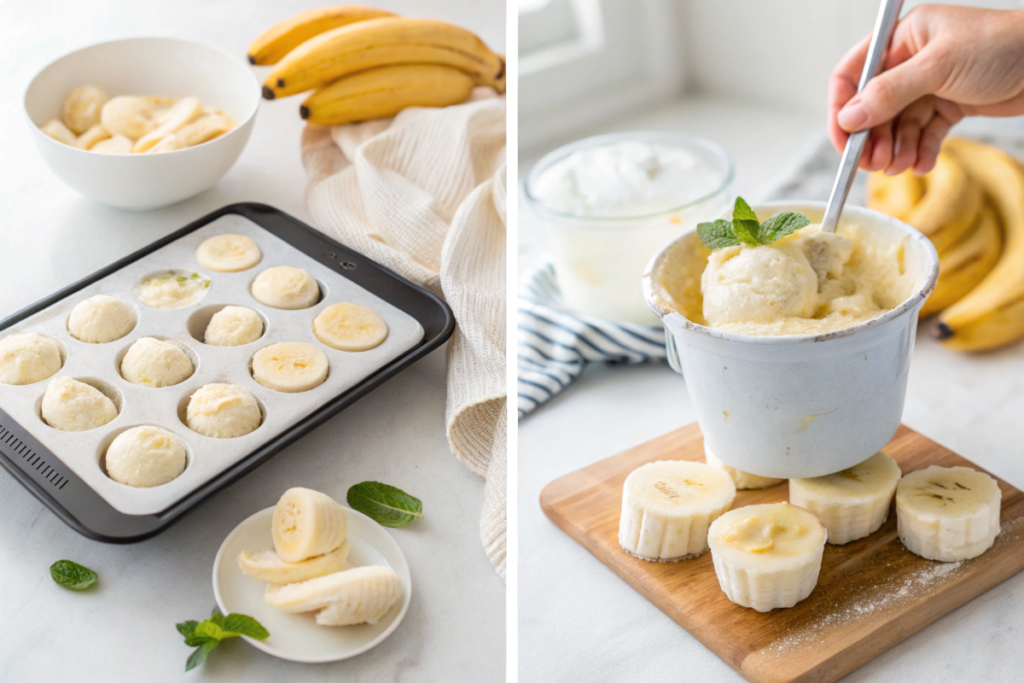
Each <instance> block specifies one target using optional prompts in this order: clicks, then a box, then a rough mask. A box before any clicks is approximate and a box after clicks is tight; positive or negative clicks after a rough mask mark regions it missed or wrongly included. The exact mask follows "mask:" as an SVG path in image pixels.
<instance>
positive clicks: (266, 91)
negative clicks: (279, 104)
mask: <svg viewBox="0 0 1024 683" xmlns="http://www.w3.org/2000/svg"><path fill="white" fill-rule="evenodd" d="M263 99H265V100H272V99H274V91H273V90H271V89H270V88H268V87H267V86H263Z"/></svg>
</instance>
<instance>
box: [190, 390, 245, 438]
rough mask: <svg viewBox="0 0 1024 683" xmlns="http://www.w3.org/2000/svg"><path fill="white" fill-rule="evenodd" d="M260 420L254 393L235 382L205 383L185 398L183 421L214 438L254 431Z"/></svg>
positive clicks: (191, 427)
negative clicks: (236, 384)
mask: <svg viewBox="0 0 1024 683" xmlns="http://www.w3.org/2000/svg"><path fill="white" fill-rule="evenodd" d="M262 421H263V414H262V412H261V411H260V404H259V403H258V402H257V401H256V397H255V396H253V395H252V394H250V393H249V392H248V391H246V390H245V389H243V388H242V387H239V386H235V385H234V384H207V385H205V386H203V387H200V388H199V389H198V390H197V391H196V392H195V393H194V394H192V397H191V398H190V399H189V401H188V408H187V409H186V411H185V424H187V425H188V428H189V429H191V430H192V431H193V432H197V433H199V434H202V435H203V436H209V437H211V438H214V439H234V438H237V437H239V436H245V435H246V434H248V433H249V432H252V431H255V429H256V428H257V427H259V426H260V423H261V422H262Z"/></svg>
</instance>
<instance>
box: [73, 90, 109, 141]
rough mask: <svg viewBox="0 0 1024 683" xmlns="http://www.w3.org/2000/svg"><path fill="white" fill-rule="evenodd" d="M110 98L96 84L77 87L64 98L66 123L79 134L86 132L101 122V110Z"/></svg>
mask: <svg viewBox="0 0 1024 683" xmlns="http://www.w3.org/2000/svg"><path fill="white" fill-rule="evenodd" d="M109 99H110V98H109V97H107V93H105V92H103V91H102V90H100V89H99V88H97V87H96V86H95V85H82V86H79V87H77V88H75V89H74V90H72V91H71V92H69V93H68V95H67V97H65V98H64V106H63V115H64V123H66V124H67V126H68V128H70V129H71V130H73V131H74V132H75V133H76V134H78V135H81V134H82V133H85V132H86V131H87V130H89V129H90V128H92V127H94V126H96V125H97V124H98V123H99V122H100V112H102V111H103V106H104V105H105V104H106V103H107V101H108V100H109ZM86 149H88V148H86Z"/></svg>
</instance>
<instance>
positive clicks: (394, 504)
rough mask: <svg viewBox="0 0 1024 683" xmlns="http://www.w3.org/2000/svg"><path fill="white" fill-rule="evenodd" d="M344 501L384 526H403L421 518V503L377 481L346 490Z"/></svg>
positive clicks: (363, 483) (401, 491) (397, 489)
mask: <svg viewBox="0 0 1024 683" xmlns="http://www.w3.org/2000/svg"><path fill="white" fill-rule="evenodd" d="M346 499H347V500H348V504H349V505H350V506H352V509H353V510H358V511H359V512H362V513H363V514H364V515H366V516H368V517H370V518H371V519H373V520H374V521H375V522H377V523H378V524H382V525H384V526H389V527H400V526H405V525H406V524H408V523H409V522H411V521H413V520H414V519H416V518H417V517H422V516H423V502H422V501H421V500H420V499H419V498H414V497H413V496H410V495H409V494H408V493H406V492H405V491H403V490H402V489H399V488H395V487H394V486H388V485H387V484H381V483H380V482H378V481H364V482H362V483H361V484H356V485H355V486H353V487H352V488H350V489H349V490H348V495H347V496H346Z"/></svg>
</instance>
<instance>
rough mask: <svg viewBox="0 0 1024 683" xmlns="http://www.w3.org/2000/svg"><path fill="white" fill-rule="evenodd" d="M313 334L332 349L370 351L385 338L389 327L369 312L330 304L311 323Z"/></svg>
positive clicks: (374, 313)
mask: <svg viewBox="0 0 1024 683" xmlns="http://www.w3.org/2000/svg"><path fill="white" fill-rule="evenodd" d="M313 334H315V335H316V338H317V339H319V340H320V341H322V342H323V343H324V344H327V346H330V347H331V348H332V349H338V350H339V351H369V350H370V349H372V348H375V347H377V346H380V345H381V344H382V343H383V342H384V340H385V339H387V338H388V324H387V323H386V322H384V319H383V318H381V317H380V316H379V315H377V313H376V312H375V311H373V310H372V309H369V308H367V307H366V306H360V305H359V304H353V303H348V302H344V303H340V304H331V305H330V306H328V307H327V308H325V309H324V310H323V311H321V312H320V315H318V316H317V317H316V318H314V319H313Z"/></svg>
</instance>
